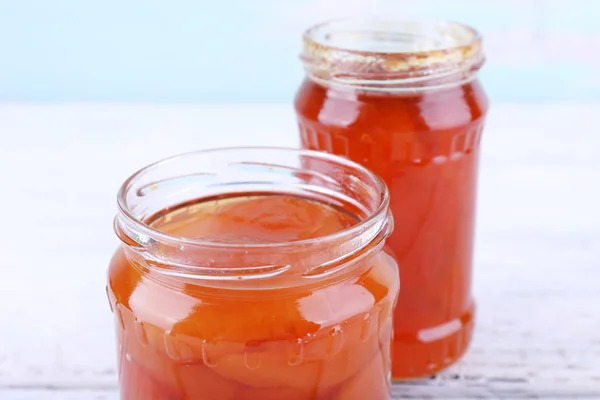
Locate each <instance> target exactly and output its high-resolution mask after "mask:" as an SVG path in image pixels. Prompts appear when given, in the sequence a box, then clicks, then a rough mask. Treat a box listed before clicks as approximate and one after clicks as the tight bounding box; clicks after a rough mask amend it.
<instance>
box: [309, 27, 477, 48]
mask: <svg viewBox="0 0 600 400" xmlns="http://www.w3.org/2000/svg"><path fill="white" fill-rule="evenodd" d="M303 39H304V42H305V44H310V45H313V46H317V47H321V48H327V49H330V50H336V51H345V52H348V53H354V54H363V55H387V56H394V55H396V56H405V57H406V56H409V55H412V56H419V55H424V54H428V53H432V52H439V51H442V52H445V51H454V50H458V49H462V48H469V47H471V46H473V45H475V44H477V43H479V42H480V41H481V39H482V38H481V34H480V33H479V31H477V30H476V29H475V28H472V27H470V26H468V25H465V24H462V23H460V22H454V21H447V20H438V19H379V18H363V19H337V20H330V21H326V22H323V23H320V24H317V25H314V26H312V27H311V28H309V29H307V30H306V31H305V32H304V35H303ZM344 40H345V41H346V42H344ZM369 40H370V41H371V43H370V45H371V47H368V45H369V43H368V41H369ZM344 43H346V44H344ZM359 45H362V46H367V47H362V48H361V47H358V46H359ZM377 46H380V47H377Z"/></svg>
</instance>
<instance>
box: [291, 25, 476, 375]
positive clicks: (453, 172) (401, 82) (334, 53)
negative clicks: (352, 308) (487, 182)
mask: <svg viewBox="0 0 600 400" xmlns="http://www.w3.org/2000/svg"><path fill="white" fill-rule="evenodd" d="M302 60H303V62H304V66H305V70H306V75H307V76H306V79H305V80H304V83H303V84H302V86H301V87H300V90H299V92H298V94H297V96H296V99H295V109H296V112H297V117H298V123H299V127H300V134H301V140H302V146H303V147H304V148H306V149H313V150H321V151H325V152H329V153H333V154H338V155H342V156H346V157H347V158H349V159H351V160H354V161H357V162H359V163H361V164H363V165H364V166H366V167H367V168H369V169H370V170H372V171H373V172H375V173H376V174H378V175H380V176H381V177H382V178H383V179H384V181H385V182H386V183H387V186H388V188H389V190H390V198H391V203H390V207H391V210H392V213H393V214H394V218H395V220H396V223H397V226H398V227H399V228H398V229H396V230H395V231H394V233H393V234H392V235H391V237H390V238H389V240H388V244H389V246H390V248H391V250H392V252H393V254H394V256H395V258H396V260H397V262H398V264H399V265H400V276H401V281H402V291H401V293H400V296H399V300H398V306H397V308H396V311H395V314H394V316H395V322H394V344H393V355H392V364H393V371H392V377H393V378H395V379H402V378H411V377H419V376H424V375H430V374H434V373H436V372H437V371H439V370H441V369H443V368H444V367H446V366H448V365H449V364H451V363H453V362H454V361H455V360H457V359H458V358H459V357H460V356H461V355H462V354H463V353H464V352H465V350H466V348H467V346H468V344H469V342H470V340H471V336H472V332H473V324H474V321H473V320H474V310H475V304H474V301H473V298H472V295H471V262H472V252H473V231H474V220H475V200H476V199H475V197H476V184H477V169H478V158H479V144H480V140H481V132H482V129H483V124H484V118H485V115H486V112H487V109H488V102H487V99H486V96H485V94H484V91H483V89H482V87H481V85H480V83H479V81H478V80H477V78H476V75H477V71H478V70H479V68H480V67H481V66H482V64H483V54H482V50H481V38H480V36H479V34H478V33H477V32H476V31H475V30H473V29H471V28H469V27H467V26H464V25H460V24H457V23H453V22H444V21H418V20H416V21H382V20H360V21H355V20H342V21H333V22H329V23H324V24H322V25H317V26H315V27H313V28H311V29H309V30H308V31H307V32H306V33H305V35H304V50H303V53H302Z"/></svg>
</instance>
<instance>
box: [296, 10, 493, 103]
mask: <svg viewBox="0 0 600 400" xmlns="http://www.w3.org/2000/svg"><path fill="white" fill-rule="evenodd" d="M301 59H302V61H303V63H304V67H305V70H306V74H307V76H308V77H309V78H310V79H312V80H313V81H315V82H317V83H319V84H321V85H323V86H326V87H334V88H338V89H344V90H356V91H370V92H387V93H410V92H419V91H430V90H438V89H443V88H448V87H453V86H458V85H462V84H465V83H468V82H470V81H472V80H474V79H475V78H476V75H477V72H478V70H479V69H480V68H481V66H482V65H483V62H484V56H483V51H482V46H481V36H480V35H479V33H478V32H477V31H475V30H474V29H472V28H470V27H468V26H465V25H461V24H458V23H453V22H448V21H426V20H424V21H420V20H414V21H410V20H408V21H385V20H339V21H332V22H327V23H324V24H320V25H316V26H314V27H312V28H310V29H309V30H308V31H306V32H305V34H304V46H303V51H302V54H301Z"/></svg>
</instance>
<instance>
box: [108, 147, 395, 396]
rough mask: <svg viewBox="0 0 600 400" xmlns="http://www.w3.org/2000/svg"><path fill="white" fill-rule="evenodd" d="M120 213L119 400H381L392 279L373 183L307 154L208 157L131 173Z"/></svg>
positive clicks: (114, 287) (385, 217)
mask: <svg viewBox="0 0 600 400" xmlns="http://www.w3.org/2000/svg"><path fill="white" fill-rule="evenodd" d="M118 205H119V212H118V215H117V217H116V219H115V231H116V233H117V235H118V237H119V238H120V240H121V241H122V244H121V246H120V248H119V249H118V251H117V252H116V254H115V255H114V257H113V259H112V261H111V263H110V267H109V276H108V286H107V292H108V297H109V302H110V305H111V309H112V311H113V312H114V315H115V321H116V332H117V343H118V351H117V355H118V360H119V378H120V386H121V399H123V400H159V399H160V400H166V399H169V400H191V399H194V400H252V399H256V400H269V399H277V400H281V399H297V400H302V399H306V400H309V399H310V400H318V399H338V400H351V399H359V398H360V399H365V398H368V399H371V400H388V399H389V398H390V397H389V396H390V395H389V389H390V388H389V374H390V343H391V338H392V310H393V307H394V305H395V302H396V300H397V294H398V290H399V279H398V272H397V265H396V264H395V261H394V260H393V258H392V257H391V256H389V255H388V254H387V253H386V252H385V251H384V244H385V241H386V239H387V238H388V236H389V234H390V232H391V231H392V225H393V223H392V219H391V214H390V213H389V209H388V205H389V200H388V191H387V188H386V186H385V184H384V182H383V181H382V180H381V179H380V178H378V177H377V176H376V175H374V174H373V173H371V172H370V171H368V170H367V169H365V168H364V167H362V166H360V165H358V164H355V163H353V162H351V161H349V160H345V159H343V158H340V157H337V156H332V155H328V154H325V153H320V152H312V151H307V150H290V149H275V148H231V149H217V150H207V151H200V152H195V153H188V154H184V155H180V156H176V157H173V158H170V159H167V160H164V161H161V162H158V163H156V164H152V165H150V166H148V167H146V168H144V169H142V170H140V171H139V172H137V173H135V174H134V175H133V176H131V177H130V178H129V179H128V180H127V181H126V182H125V183H124V184H123V186H122V187H121V189H120V191H119V194H118ZM357 396H358V397H357Z"/></svg>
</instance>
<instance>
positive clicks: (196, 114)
mask: <svg viewBox="0 0 600 400" xmlns="http://www.w3.org/2000/svg"><path fill="white" fill-rule="evenodd" d="M598 114H600V106H594V105H589V106H545V105H528V106H526V105H497V106H496V107H495V108H494V109H493V112H492V114H491V115H490V121H489V123H488V129H487V130H486V133H485V135H484V140H483V146H484V148H483V157H482V170H481V178H480V198H479V200H480V205H479V218H478V237H477V245H476V256H475V263H476V269H475V276H474V290H475V294H476V298H477V300H478V324H477V330H476V334H475V339H474V342H473V345H472V347H471V349H470V350H469V352H468V354H467V356H466V357H465V358H464V359H463V360H462V361H461V362H460V363H459V364H458V365H457V366H455V367H453V368H451V369H450V370H448V371H447V372H445V373H443V374H441V375H440V376H439V377H437V378H436V379H433V380H425V381H418V382H416V383H412V384H410V385H404V386H402V387H398V388H395V389H394V393H395V395H396V397H397V398H411V397H410V396H413V397H412V398H436V399H440V398H444V396H445V398H450V399H454V398H456V399H458V398H465V399H466V398H511V397H510V396H516V397H514V398H536V397H537V398H550V397H552V396H554V397H557V398H578V397H581V398H600V394H599V391H600V340H599V339H598V337H599V336H598V332H600V307H598V304H600V285H599V284H598V282H600V268H599V267H600V212H599V211H598V204H600V187H599V186H598V176H600V160H599V159H598V157H597V152H598V149H600V135H597V134H596V133H595V132H594V131H593V130H592V129H590V126H594V124H593V121H595V119H596V116H597V115H598ZM0 127H2V136H1V139H2V145H1V146H0V160H1V161H0V162H1V163H2V168H0V182H1V183H2V186H1V193H2V197H1V198H2V200H1V202H2V203H1V204H2V206H3V209H4V210H5V213H4V215H3V217H2V221H3V229H2V230H0V260H2V261H1V265H2V267H3V268H2V272H3V275H2V279H1V280H0V304H2V306H0V307H1V312H0V326H2V327H3V329H2V330H0V388H2V389H1V390H3V392H0V399H3V400H4V399H5V398H9V397H3V396H2V395H3V394H5V393H9V392H8V390H9V389H10V395H11V396H12V395H13V394H14V395H15V396H17V395H18V396H23V395H27V393H34V391H35V390H37V392H36V393H41V392H44V391H45V390H44V389H43V388H48V390H47V392H48V396H52V395H53V394H52V393H54V392H60V393H62V392H64V393H70V394H69V396H71V395H72V396H79V395H80V392H81V393H84V394H85V393H87V392H85V390H84V389H86V388H91V389H94V390H96V391H98V390H100V392H101V393H100V394H99V395H104V394H103V393H104V391H107V392H110V391H114V390H115V388H116V373H115V358H114V341H113V332H112V316H111V314H110V312H109V311H108V305H107V301H106V298H105V294H104V290H103V288H104V282H105V279H106V276H105V271H106V266H107V263H108V259H109V257H110V255H111V254H112V252H113V250H114V247H115V245H116V239H115V238H114V235H113V233H112V227H111V222H112V218H113V217H114V213H115V192H116V189H117V187H118V186H119V184H120V183H121V181H122V180H123V179H124V178H125V177H126V175H128V174H129V173H130V172H132V171H134V170H135V169H137V168H139V167H141V166H143V165H144V164H146V163H148V162H150V161H153V160H155V159H157V158H161V157H164V156H167V155H170V154H174V153H178V152H182V151H188V150H190V149H193V148H200V147H212V146H223V145H243V144H249V143H254V144H270V145H290V146H293V145H295V144H296V139H295V134H294V132H295V130H294V129H295V128H294V119H293V113H292V111H291V110H290V109H289V108H287V107H248V108H247V107H213V108H210V107H167V106H165V107H154V106H101V105H90V106H72V105H64V106H51V107H49V106H22V105H1V106H0ZM53 388H54V389H53ZM98 388H105V389H98ZM16 389H19V390H16ZM17 393H18V394H17ZM23 393H24V394H23ZM90 393H93V392H90ZM84 394H81V395H82V396H83V395H84ZM95 395H96V394H93V396H95ZM91 396H92V395H91ZM402 396H403V397H402ZM415 396H416V397H415ZM419 396H420V397H419ZM461 396H462V397H461ZM486 396H487V397H486ZM490 396H491V397H490ZM493 396H496V397H493ZM519 396H521V397H519ZM594 396H595V397H594ZM21 398H26V397H17V399H21ZM31 398H32V399H38V398H40V399H43V397H31ZM48 398H51V397H48ZM73 398H77V397H73ZM80 398H86V397H80ZM88 398H89V397H88ZM91 398H93V397H91ZM61 399H62V398H61Z"/></svg>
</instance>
